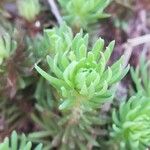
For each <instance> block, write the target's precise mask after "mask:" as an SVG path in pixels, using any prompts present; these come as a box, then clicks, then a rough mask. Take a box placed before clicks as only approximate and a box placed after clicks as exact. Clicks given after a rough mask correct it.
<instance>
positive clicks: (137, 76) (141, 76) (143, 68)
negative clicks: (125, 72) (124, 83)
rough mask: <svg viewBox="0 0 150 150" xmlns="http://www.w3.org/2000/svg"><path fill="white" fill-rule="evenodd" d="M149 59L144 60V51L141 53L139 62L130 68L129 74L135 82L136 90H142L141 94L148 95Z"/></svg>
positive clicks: (149, 79) (149, 81)
mask: <svg viewBox="0 0 150 150" xmlns="http://www.w3.org/2000/svg"><path fill="white" fill-rule="evenodd" d="M149 67H150V61H146V57H145V53H143V54H142V55H141V58H140V64H139V66H138V67H137V68H136V69H135V70H134V69H133V67H132V68H131V76H132V79H133V81H134V83H135V87H136V92H142V94H143V96H147V97H150V76H149V74H150V72H149V71H150V70H149Z"/></svg>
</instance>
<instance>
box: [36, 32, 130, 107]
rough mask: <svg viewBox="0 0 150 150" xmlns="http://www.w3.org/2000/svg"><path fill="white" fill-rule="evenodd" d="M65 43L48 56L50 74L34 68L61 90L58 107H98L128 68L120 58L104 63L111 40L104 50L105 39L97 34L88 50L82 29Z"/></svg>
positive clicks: (109, 52)
mask: <svg viewBox="0 0 150 150" xmlns="http://www.w3.org/2000/svg"><path fill="white" fill-rule="evenodd" d="M71 35H72V34H71ZM60 43H61V42H60ZM57 45H59V42H57V43H56V45H55V46H57ZM66 47H67V48H66V50H65V51H64V47H62V49H61V47H59V49H57V51H56V54H55V56H54V58H52V57H51V56H47V62H48V64H49V67H50V69H51V72H52V73H51V74H48V73H46V72H45V71H43V70H42V69H41V68H39V67H38V66H37V65H35V68H36V70H37V71H38V72H39V73H40V74H41V75H42V76H43V77H44V78H46V79H47V80H48V81H49V82H50V84H51V85H52V86H54V87H55V88H56V89H57V90H58V91H59V92H61V95H62V97H63V100H62V104H61V105H60V109H66V108H68V109H69V108H72V107H78V106H83V107H84V106H86V107H85V109H86V108H87V106H88V107H90V108H92V107H95V106H96V107H99V104H100V103H103V102H104V101H105V100H106V99H110V98H112V95H113V93H112V92H111V91H110V90H109V89H108V88H109V86H110V85H112V84H113V83H116V82H117V81H119V80H121V78H123V76H124V75H125V74H126V73H127V71H128V69H129V67H127V68H125V69H123V68H122V66H121V63H122V58H121V59H119V60H118V61H117V62H116V63H115V64H113V65H112V66H111V67H107V66H106V63H107V61H108V60H109V58H110V56H111V53H112V51H113V48H114V41H112V42H111V43H110V44H109V45H108V47H107V48H106V50H105V51H104V52H103V48H104V40H103V39H101V38H100V39H98V40H97V41H96V43H95V44H94V46H93V48H91V50H89V49H88V34H86V35H83V32H82V31H81V32H80V33H78V34H76V36H75V37H74V38H73V39H72V40H70V38H69V41H68V43H67V46H66ZM55 50H56V49H55Z"/></svg>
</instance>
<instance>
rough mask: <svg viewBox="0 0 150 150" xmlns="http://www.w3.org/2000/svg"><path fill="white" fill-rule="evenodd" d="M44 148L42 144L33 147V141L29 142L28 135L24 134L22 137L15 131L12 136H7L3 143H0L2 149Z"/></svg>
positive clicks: (39, 149)
mask: <svg viewBox="0 0 150 150" xmlns="http://www.w3.org/2000/svg"><path fill="white" fill-rule="evenodd" d="M31 148H32V149H34V150H42V144H39V145H38V146H37V147H35V148H33V147H32V143H31V142H28V141H27V139H26V136H25V135H24V134H22V136H21V138H19V136H18V135H17V133H16V132H15V131H13V133H12V135H11V138H10V139H9V138H7V137H6V138H5V139H4V142H3V143H0V150H31Z"/></svg>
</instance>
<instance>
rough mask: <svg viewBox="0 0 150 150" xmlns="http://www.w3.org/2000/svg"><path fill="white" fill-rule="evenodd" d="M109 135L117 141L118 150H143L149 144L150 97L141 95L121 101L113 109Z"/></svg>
mask: <svg viewBox="0 0 150 150" xmlns="http://www.w3.org/2000/svg"><path fill="white" fill-rule="evenodd" d="M113 121H114V123H113V132H112V133H111V136H112V137H114V138H116V141H118V142H119V144H120V148H119V150H127V149H128V150H145V149H146V148H148V147H149V146H150V125H149V124H150V99H149V98H145V97H143V96H141V95H136V96H133V97H131V98H130V99H129V101H127V102H123V103H122V104H121V105H120V107H119V111H118V112H116V110H115V111H113Z"/></svg>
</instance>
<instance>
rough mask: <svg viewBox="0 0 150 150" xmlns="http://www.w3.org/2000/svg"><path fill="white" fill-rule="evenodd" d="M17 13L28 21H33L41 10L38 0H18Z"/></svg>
mask: <svg viewBox="0 0 150 150" xmlns="http://www.w3.org/2000/svg"><path fill="white" fill-rule="evenodd" d="M17 6H18V12H19V15H20V16H21V17H23V18H25V19H26V20H28V21H30V22H31V21H34V20H35V18H36V16H37V15H38V14H39V12H40V10H41V6H40V3H39V0H18V1H17Z"/></svg>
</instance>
